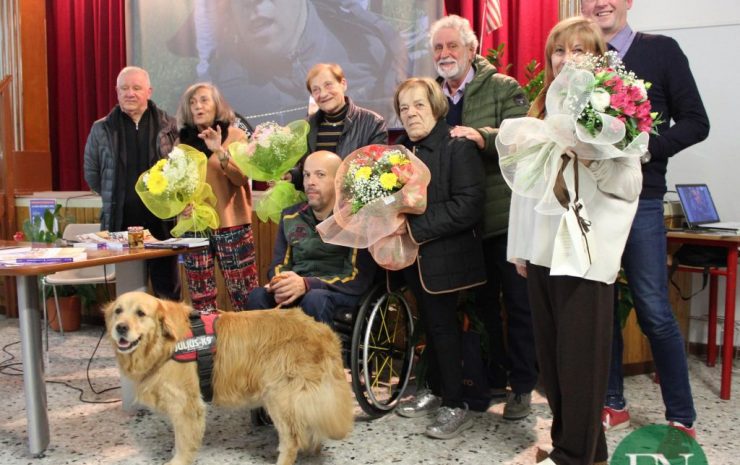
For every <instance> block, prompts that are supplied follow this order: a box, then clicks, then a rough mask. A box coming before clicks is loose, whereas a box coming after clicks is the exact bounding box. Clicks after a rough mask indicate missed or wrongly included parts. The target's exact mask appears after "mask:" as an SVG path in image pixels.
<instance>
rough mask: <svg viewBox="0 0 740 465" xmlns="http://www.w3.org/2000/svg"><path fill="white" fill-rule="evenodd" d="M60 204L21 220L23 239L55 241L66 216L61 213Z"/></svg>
mask: <svg viewBox="0 0 740 465" xmlns="http://www.w3.org/2000/svg"><path fill="white" fill-rule="evenodd" d="M61 209H62V205H61V204H56V205H55V206H54V210H53V211H52V210H45V211H44V214H43V215H40V216H33V217H31V218H29V219H27V220H26V221H24V222H23V236H24V237H23V239H24V240H26V241H31V242H46V243H52V242H56V241H57V239H59V237H60V233H59V232H60V231H62V230H63V226H64V223H65V222H66V220H67V218H65V217H64V216H62V214H61Z"/></svg>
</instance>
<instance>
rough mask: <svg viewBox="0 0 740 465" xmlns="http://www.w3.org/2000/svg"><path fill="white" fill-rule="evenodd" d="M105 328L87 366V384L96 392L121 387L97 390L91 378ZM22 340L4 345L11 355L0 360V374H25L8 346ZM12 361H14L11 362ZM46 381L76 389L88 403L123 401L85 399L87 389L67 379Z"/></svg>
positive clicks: (98, 393) (84, 401)
mask: <svg viewBox="0 0 740 465" xmlns="http://www.w3.org/2000/svg"><path fill="white" fill-rule="evenodd" d="M105 332H106V330H105V328H103V330H102V331H101V332H100V337H99V338H98V342H97V344H95V349H93V353H92V354H91V355H90V358H89V359H88V360H87V367H86V368H85V375H86V377H87V384H88V386H90V390H91V391H92V392H93V393H94V394H96V395H100V394H104V393H106V392H109V391H113V390H115V389H121V386H113V387H109V388H106V389H103V390H102V391H96V390H95V387H93V384H92V380H91V379H90V365H91V364H92V361H93V358H94V357H95V354H96V353H97V351H98V347H100V342H101V341H102V340H103V336H105ZM20 342H21V341H15V342H11V343H9V344H5V346H3V348H2V351H3V352H5V353H6V354H8V355H9V358H6V359H5V360H3V361H0V374H3V375H7V376H21V375H23V370H22V369H20V368H18V367H19V366H21V365H22V363H21V362H13V360H15V355H13V354H12V353H10V352H8V348H9V347H10V346H12V345H15V344H19V343H20ZM11 362H12V363H11ZM7 370H13V371H12V372H8V371H7ZM45 382H46V383H49V384H61V385H62V386H66V387H68V388H70V389H72V390H75V391H77V392H79V393H80V395H79V397H78V399H79V400H80V402H83V403H86V404H115V403H117V402H121V399H114V400H86V399H83V397H82V396H84V395H85V391H84V390H83V389H82V388H78V387H77V386H72V385H71V384H69V383H68V382H66V381H54V380H48V379H47V380H45Z"/></svg>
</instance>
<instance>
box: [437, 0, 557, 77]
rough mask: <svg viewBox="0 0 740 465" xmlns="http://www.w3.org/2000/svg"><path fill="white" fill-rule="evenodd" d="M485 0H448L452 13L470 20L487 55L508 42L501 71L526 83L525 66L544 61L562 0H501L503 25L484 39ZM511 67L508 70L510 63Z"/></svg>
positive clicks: (448, 6) (449, 12)
mask: <svg viewBox="0 0 740 465" xmlns="http://www.w3.org/2000/svg"><path fill="white" fill-rule="evenodd" d="M484 4H485V0H445V9H446V11H447V13H448V14H457V15H460V16H462V17H464V18H467V19H468V20H469V21H470V24H471V25H472V26H473V29H474V30H475V31H476V34H477V35H478V38H479V40H481V42H482V44H483V53H482V55H484V56H485V55H486V53H487V51H488V49H489V48H496V46H498V45H499V44H500V43H504V44H505V46H504V54H503V57H502V59H501V60H500V62H501V69H500V70H499V71H501V72H505V73H506V74H508V75H510V76H513V77H515V78H516V79H517V80H518V81H519V82H521V83H522V84H523V83H524V80H525V79H524V67H525V66H526V65H527V64H528V63H529V62H530V61H532V59H535V60H537V61H538V62H539V63H543V60H544V56H543V55H544V50H545V40H546V39H547V34H548V33H549V32H550V29H552V27H553V26H554V25H555V23H557V22H558V8H559V3H558V0H500V3H499V4H500V8H501V19H502V21H503V25H502V26H501V27H500V28H498V29H496V30H495V31H493V34H488V35H486V36H484V37H483V38H482V39H481V29H482V12H483V7H484ZM509 63H510V64H511V65H512V66H511V68H510V69H509V70H508V71H506V66H507V65H508V64H509Z"/></svg>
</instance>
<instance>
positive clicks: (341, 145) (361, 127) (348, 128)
mask: <svg viewBox="0 0 740 465" xmlns="http://www.w3.org/2000/svg"><path fill="white" fill-rule="evenodd" d="M344 100H345V101H346V102H347V105H348V106H349V108H347V116H346V117H345V118H344V129H343V130H342V135H341V136H339V141H338V142H337V155H339V156H340V157H341V158H342V159H344V158H345V157H346V156H347V155H349V154H350V153H352V152H354V151H355V150H357V149H359V148H360V147H364V146H366V145H371V144H387V143H388V129H387V128H386V126H385V120H384V119H383V117H382V116H380V115H379V114H377V113H375V112H374V111H370V110H367V109H365V108H362V107H358V106H357V105H355V104H354V103H353V102H352V99H350V98H349V97H344ZM323 119H324V112H323V111H321V110H319V111H317V112H316V113H314V114H313V115H311V116H310V117H309V118H308V124H309V126H310V130H309V132H308V136H307V139H308V152H307V153H306V155H304V156H303V158H301V160H300V161H299V162H298V164H297V165H296V167H295V168H293V169H292V170H291V171H290V174H291V176H292V181H293V184H295V186H296V188H297V189H299V190H303V163H304V162H305V160H306V157H308V155H310V154H312V153H313V152H315V151H316V140H317V138H318V135H319V123H320V122H321V121H322V120H323Z"/></svg>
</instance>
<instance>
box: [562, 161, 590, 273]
mask: <svg viewBox="0 0 740 465" xmlns="http://www.w3.org/2000/svg"><path fill="white" fill-rule="evenodd" d="M570 153H571V154H572V155H573V163H574V164H573V179H574V181H575V184H576V185H575V191H576V192H575V193H576V197H575V199H574V200H573V213H575V215H576V219H577V220H578V228H579V229H580V230H581V236H582V237H583V241H584V243H585V244H586V252H587V253H588V262H589V263H592V260H591V247H590V246H589V244H588V237H587V236H586V234H587V233H588V232H589V231H590V230H591V221H589V220H587V219H585V218H583V217H582V216H581V209H582V208H583V205H581V204H580V203H579V202H578V201H579V200H580V195H579V192H578V187H579V184H580V183H579V182H578V172H579V171H580V170H579V166H578V165H579V164H580V163H578V154H577V153H576V152H572V151H571V152H570ZM560 158H561V160H562V161H563V163H561V165H560V169H559V170H558V174H557V177H556V178H555V185H554V186H553V188H552V190H553V194H555V198H556V199H557V200H558V202H559V203H560V205H561V206H562V207H563V208H565V209H566V210H569V209H570V193H569V192H568V186H567V185H566V183H565V175H564V173H565V168H566V167H567V166H568V163H569V162H570V160H571V157H570V156H568V154H565V153H563V154H562V155H560Z"/></svg>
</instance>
